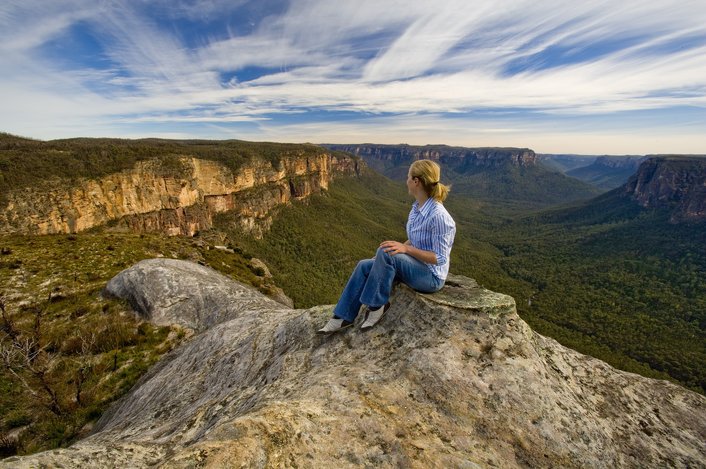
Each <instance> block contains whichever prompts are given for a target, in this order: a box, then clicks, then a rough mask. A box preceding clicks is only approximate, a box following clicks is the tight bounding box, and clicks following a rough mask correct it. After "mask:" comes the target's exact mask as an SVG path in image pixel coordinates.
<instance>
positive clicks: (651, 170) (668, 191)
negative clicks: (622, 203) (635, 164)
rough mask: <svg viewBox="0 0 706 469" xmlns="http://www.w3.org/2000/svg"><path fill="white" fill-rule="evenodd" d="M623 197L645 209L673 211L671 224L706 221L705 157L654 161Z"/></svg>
mask: <svg viewBox="0 0 706 469" xmlns="http://www.w3.org/2000/svg"><path fill="white" fill-rule="evenodd" d="M623 193H624V194H625V195H626V196H628V197H630V198H631V199H633V200H635V201H636V202H637V203H638V204H640V205H641V206H642V207H645V208H666V209H669V210H670V213H671V216H670V221H671V222H672V223H680V222H703V221H704V220H706V157H680V156H670V157H652V158H649V159H648V160H647V161H645V162H644V163H642V164H641V165H640V167H639V169H638V171H637V173H636V174H635V175H634V176H633V177H631V178H630V179H629V180H628V182H627V184H626V185H625V186H624V191H623Z"/></svg>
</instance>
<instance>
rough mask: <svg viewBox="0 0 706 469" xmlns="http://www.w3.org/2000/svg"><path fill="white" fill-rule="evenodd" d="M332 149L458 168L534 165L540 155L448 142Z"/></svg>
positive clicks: (399, 161)
mask: <svg viewBox="0 0 706 469" xmlns="http://www.w3.org/2000/svg"><path fill="white" fill-rule="evenodd" d="M325 146H326V148H330V149H332V150H339V151H345V152H348V153H352V154H354V155H356V156H360V157H362V158H365V160H366V161H370V160H379V161H384V162H389V163H392V164H394V165H399V164H404V165H409V164H410V163H411V162H412V161H414V160H419V159H430V160H435V161H439V162H441V163H443V164H444V165H445V166H448V167H450V168H452V169H455V170H463V169H464V168H466V167H471V166H479V167H489V168H493V167H498V166H503V165H506V164H511V165H513V166H534V165H536V164H537V155H535V153H534V152H533V151H532V150H530V149H528V148H465V147H450V146H447V145H426V146H413V145H372V144H362V145H325Z"/></svg>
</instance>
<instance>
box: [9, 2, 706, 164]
mask: <svg viewBox="0 0 706 469" xmlns="http://www.w3.org/2000/svg"><path fill="white" fill-rule="evenodd" d="M66 12H71V13H66ZM704 22H706V4H704V2H701V1H689V0H686V1H679V2H676V1H661V2H651V3H649V4H646V3H645V2H637V1H626V2H621V3H620V4H615V2H608V1H602V0H600V1H593V2H581V3H579V4H571V5H568V4H566V2H558V1H542V2H536V1H533V2H530V1H525V0H514V1H508V2H503V3H501V4H498V3H497V2H490V1H481V2H472V3H470V2H466V1H455V0H450V1H448V2H442V3H441V4H439V5H431V4H429V3H428V2H426V1H421V0H419V1H405V2H401V1H396V0H388V1H380V0H377V1H368V0H361V1H359V2H344V3H342V4H341V3H335V2H325V1H323V0H293V1H291V2H288V3H287V2H271V3H270V2H247V1H244V0H243V1H239V2H225V1H221V0H211V1H209V2H206V3H201V2H193V1H179V2H174V3H172V2H168V3H167V2H164V1H158V2H146V1H141V0H132V1H127V0H125V1H121V2H117V1H116V2H105V3H103V2H99V3H96V2H92V1H88V0H57V1H55V2H49V3H48V2H45V1H41V0H23V1H18V0H8V1H6V2H4V3H3V4H2V5H0V54H1V56H2V62H3V68H4V71H3V73H2V74H0V110H1V111H2V112H1V113H0V129H2V130H5V131H11V132H16V133H20V134H23V135H30V136H35V137H39V138H53V137H62V136H68V135H89V134H90V135H95V134H96V132H98V131H102V132H105V134H106V135H116V136H117V135H136V134H139V135H143V136H146V135H150V134H155V133H161V134H163V133H170V134H171V133H182V132H187V133H189V135H192V136H195V137H198V136H201V137H218V138H220V137H226V138H232V137H238V138H242V136H243V135H247V136H249V137H251V138H254V139H260V140H262V139H275V138H287V139H291V140H296V141H314V140H327V141H329V142H333V141H335V140H336V139H338V141H343V140H342V139H343V137H344V136H345V135H349V136H350V137H353V135H363V136H364V134H363V133H362V132H365V131H370V130H371V129H373V128H374V125H384V126H385V127H386V128H388V129H396V130H394V131H390V132H387V133H386V132H384V130H382V131H375V132H373V134H374V135H378V136H379V138H381V139H384V138H385V135H398V136H400V137H401V136H404V135H412V136H414V138H415V139H416V138H426V139H428V141H432V140H434V138H435V137H436V136H438V135H447V138H448V139H450V140H454V142H455V143H456V144H460V143H461V142H460V141H459V139H460V140H463V139H465V140H463V142H465V144H467V145H474V144H476V140H474V139H479V138H480V137H481V136H485V135H486V134H487V133H488V132H486V133H484V134H482V133H478V132H475V133H469V132H465V133H460V134H459V135H451V134H449V132H446V131H444V132H442V133H440V128H443V127H444V126H446V128H453V129H456V130H458V131H459V132H460V131H461V129H462V128H464V125H465V128H468V127H469V126H471V125H473V126H478V128H486V129H496V130H498V129H500V130H501V131H496V132H490V133H492V134H493V138H497V137H498V136H503V135H504V136H506V137H508V138H510V137H511V136H512V137H511V138H512V139H513V141H515V140H521V139H522V138H523V137H524V138H525V139H526V141H533V142H537V141H539V142H541V141H542V140H541V136H542V135H546V136H547V138H546V140H544V141H546V142H558V141H560V140H561V139H559V138H557V137H556V135H562V133H563V134H566V135H571V137H572V138H578V137H579V136H580V135H579V134H581V132H583V134H584V135H586V136H587V138H592V139H594V140H595V137H596V132H598V131H603V132H605V128H604V126H603V125H602V122H604V121H606V120H610V121H611V122H612V123H613V127H612V131H611V135H612V137H611V138H610V139H606V141H609V142H610V144H611V145H615V146H616V147H618V146H620V147H621V148H622V146H623V144H620V145H618V144H617V143H616V142H618V141H619V135H620V130H621V128H622V129H624V130H625V134H626V137H625V142H624V143H626V144H627V143H628V141H629V140H630V139H632V137H633V136H634V135H636V133H635V132H638V133H639V134H640V135H642V134H644V135H647V133H646V132H647V130H646V129H647V128H645V129H642V130H640V129H636V128H634V126H632V125H631V124H630V123H628V122H622V123H621V120H620V119H618V118H613V117H615V116H619V115H621V114H622V115H624V116H630V118H632V119H634V118H635V115H636V114H635V113H647V114H649V116H650V121H651V122H654V121H655V120H657V121H659V116H660V115H661V116H663V119H664V125H663V129H664V132H667V133H669V134H668V135H667V134H665V137H664V139H663V142H664V143H663V145H662V144H660V143H659V142H658V144H657V145H658V146H660V145H662V146H665V147H666V146H667V145H673V144H674V142H675V141H677V139H676V138H673V137H672V136H674V135H679V136H680V138H684V136H685V135H688V143H687V144H684V143H682V144H680V145H679V146H680V147H682V148H686V149H691V152H703V148H705V147H706V137H703V136H699V135H695V134H693V132H691V131H690V130H689V131H683V132H682V131H680V129H678V128H674V125H673V123H674V119H673V115H674V112H675V109H688V110H689V111H688V113H689V116H690V122H695V123H696V124H697V125H699V124H701V123H703V124H704V128H706V58H705V57H706V33H704V32H703V24H704ZM74 46H79V47H74ZM81 47H83V48H85V49H86V50H90V51H91V52H90V54H89V53H86V52H84V54H83V55H82V56H78V55H77V54H78V52H76V50H74V49H81ZM495 112H500V113H505V114H508V115H512V116H513V119H514V121H515V124H517V125H514V126H513V127H512V128H511V130H510V131H506V130H507V129H506V128H504V127H503V126H497V125H496V124H497V122H494V121H493V120H492V119H491V118H490V117H488V116H491V115H493V113H495ZM431 115H433V116H434V117H433V118H430V117H428V116H431ZM376 116H377V117H376ZM410 116H417V119H416V120H415V119H412V118H411V117H410ZM425 116H427V117H425ZM480 116H484V117H483V118H484V119H485V121H481V120H479V119H481V117H480ZM538 116H540V117H538ZM567 117H568V118H571V117H576V118H580V119H582V122H583V124H582V129H581V130H577V129H575V128H569V127H567ZM636 121H640V119H637V120H636ZM412 122H413V123H414V129H415V133H414V134H409V133H406V132H403V131H402V128H401V125H410V123H412ZM424 123H426V124H427V125H428V128H427V130H425V129H424V127H423V124H424ZM214 124H221V125H220V126H218V125H215V126H214ZM186 125H188V126H189V127H188V128H187V127H180V126H186ZM327 126H328V127H327ZM346 126H349V127H350V128H351V129H354V130H353V131H352V132H345V131H344V129H345V128H346ZM325 128H329V129H330V132H329V133H326V132H325V131H324V130H323V129H325ZM67 129H68V130H67ZM600 129H602V130H600ZM307 131H309V132H312V135H309V136H307V135H306V134H304V133H305V132H307ZM649 131H650V132H653V131H654V126H651V127H650V128H649ZM296 132H300V134H297V133H296ZM224 133H225V134H224ZM550 135H554V136H555V137H552V138H550V137H549V136H550ZM336 136H338V137H336ZM327 137H328V138H327ZM390 138H391V137H390ZM483 138H485V137H483ZM633 140H634V139H633ZM435 141H436V143H440V142H438V140H435ZM651 141H652V143H653V145H654V144H655V143H654V139H652V140H651ZM567 142H568V140H567ZM415 143H421V142H419V141H416V142H415ZM442 143H443V142H442ZM498 144H499V145H505V144H506V143H503V142H501V141H498ZM555 145H558V144H555ZM520 146H527V145H520ZM539 149H540V150H543V151H573V150H571V149H570V148H565V147H563V146H562V147H558V146H557V147H552V148H547V149H543V148H541V147H540V148H539ZM610 151H611V149H610V148H608V147H606V148H604V149H603V152H606V153H607V152H610ZM658 151H669V150H668V149H667V148H661V147H660V150H658Z"/></svg>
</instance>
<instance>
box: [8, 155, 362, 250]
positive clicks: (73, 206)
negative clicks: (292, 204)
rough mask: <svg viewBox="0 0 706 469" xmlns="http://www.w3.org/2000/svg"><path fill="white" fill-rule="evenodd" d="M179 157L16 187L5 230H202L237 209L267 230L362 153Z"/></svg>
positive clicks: (249, 227)
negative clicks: (245, 159) (166, 167)
mask: <svg viewBox="0 0 706 469" xmlns="http://www.w3.org/2000/svg"><path fill="white" fill-rule="evenodd" d="M178 162H179V166H180V171H179V172H178V174H177V175H174V174H165V173H164V171H162V170H161V168H160V162H159V161H157V160H148V161H141V162H138V163H137V164H136V165H135V167H134V168H133V169H131V170H126V171H122V172H119V173H115V174H111V175H108V176H105V177H102V178H100V179H81V180H79V182H78V183H77V184H72V185H70V186H69V187H66V186H65V184H66V182H65V181H57V182H56V183H55V184H54V187H53V188H51V189H44V188H43V189H34V188H24V189H21V190H15V191H12V192H11V193H9V194H7V197H6V199H7V204H6V205H5V207H2V208H0V232H4V233H25V234H49V233H74V232H79V231H84V230H87V229H90V228H93V227H95V226H100V225H104V224H106V223H112V224H113V225H114V228H116V229H127V230H132V231H136V232H148V231H151V232H163V233H166V234H169V235H177V234H182V235H194V234H195V233H196V232H198V231H199V230H205V229H208V228H210V227H211V226H212V224H213V217H214V216H215V215H217V214H219V213H223V212H227V211H232V212H235V213H236V214H237V215H238V216H237V217H236V218H237V220H238V223H239V224H240V226H241V228H243V229H244V230H246V231H248V232H250V233H252V234H253V235H255V236H257V237H259V236H261V235H262V232H263V231H266V230H267V229H268V228H269V225H270V223H271V218H270V217H269V213H270V211H271V210H272V209H273V208H274V207H276V206H278V205H280V204H283V203H286V202H288V201H289V200H291V199H293V198H304V197H307V196H308V195H310V194H312V193H316V192H319V191H320V190H321V189H326V188H328V185H329V183H330V181H331V180H332V179H333V178H334V177H335V176H336V175H342V174H347V175H352V174H356V173H357V172H358V171H359V170H360V168H359V165H360V162H359V161H358V160H355V159H353V158H348V157H342V156H340V155H339V156H332V155H329V154H320V155H301V156H288V157H283V158H282V159H281V160H280V161H279V163H278V165H276V167H275V166H273V164H272V163H270V162H269V161H266V160H264V159H262V160H253V161H250V162H249V163H247V164H245V165H244V166H243V167H242V168H241V169H240V170H239V171H238V172H237V173H234V172H232V171H231V170H230V169H228V168H226V167H225V166H222V165H221V164H219V163H217V162H214V161H209V160H203V159H198V158H193V157H186V156H184V157H182V158H180V159H179V160H178Z"/></svg>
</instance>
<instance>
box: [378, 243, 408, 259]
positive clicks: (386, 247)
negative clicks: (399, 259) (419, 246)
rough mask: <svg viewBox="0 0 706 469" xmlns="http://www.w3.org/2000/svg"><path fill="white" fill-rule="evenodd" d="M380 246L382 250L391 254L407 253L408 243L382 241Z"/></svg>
mask: <svg viewBox="0 0 706 469" xmlns="http://www.w3.org/2000/svg"><path fill="white" fill-rule="evenodd" d="M380 247H381V248H382V250H383V251H385V252H387V253H389V254H390V255H391V256H394V255H395V254H407V248H408V247H409V245H407V244H402V243H400V242H398V241H383V242H382V243H380Z"/></svg>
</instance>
